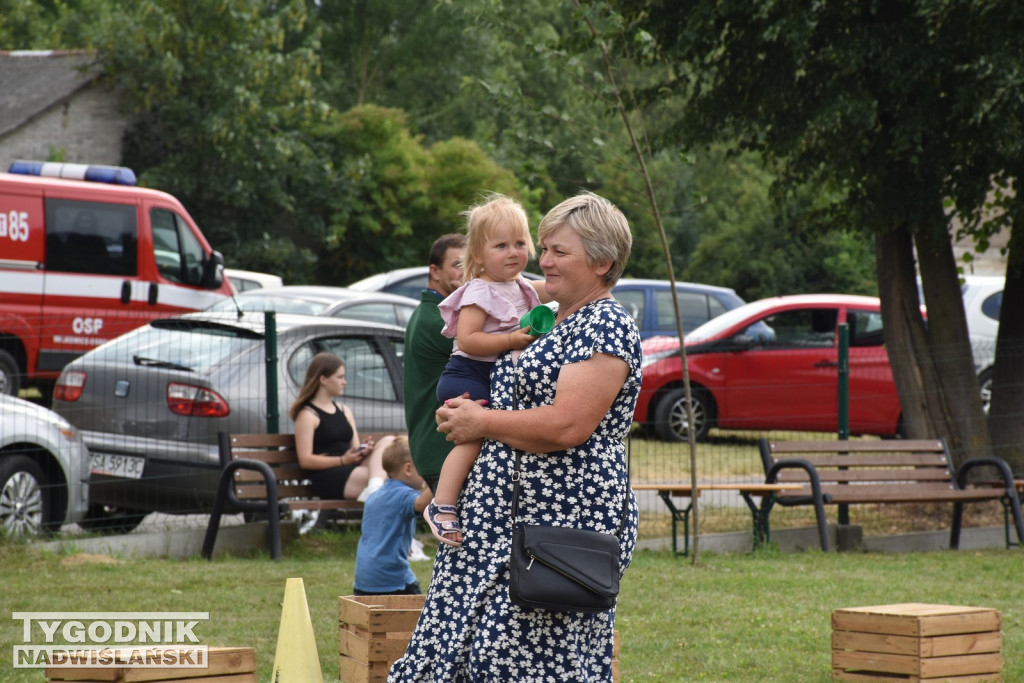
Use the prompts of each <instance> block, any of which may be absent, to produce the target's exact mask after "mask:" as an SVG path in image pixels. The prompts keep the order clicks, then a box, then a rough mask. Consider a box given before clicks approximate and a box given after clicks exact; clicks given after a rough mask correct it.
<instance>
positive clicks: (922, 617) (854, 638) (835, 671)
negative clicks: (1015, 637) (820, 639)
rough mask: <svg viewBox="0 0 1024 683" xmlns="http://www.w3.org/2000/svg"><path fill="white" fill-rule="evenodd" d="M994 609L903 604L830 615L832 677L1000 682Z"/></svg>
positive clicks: (999, 633) (999, 637) (998, 632)
mask: <svg viewBox="0 0 1024 683" xmlns="http://www.w3.org/2000/svg"><path fill="white" fill-rule="evenodd" d="M1001 628H1002V620H1001V617H1000V614H999V612H998V611H996V610H993V609H987V608H984V607H962V606H956V605H929V604H924V603H916V602H915V603H905V604H899V605H878V606H874V607H852V608H849V609H839V610H836V611H834V612H833V613H832V677H833V679H834V680H841V681H931V680H935V679H941V680H943V681H1002V680H1003V676H1002V670H1003V654H1002V649H1003V634H1002V630H1001Z"/></svg>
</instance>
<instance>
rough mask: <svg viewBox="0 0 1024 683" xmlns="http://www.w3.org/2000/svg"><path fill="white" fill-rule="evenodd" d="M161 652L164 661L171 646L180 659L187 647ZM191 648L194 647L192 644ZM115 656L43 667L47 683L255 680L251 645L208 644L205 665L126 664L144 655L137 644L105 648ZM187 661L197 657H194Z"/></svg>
mask: <svg viewBox="0 0 1024 683" xmlns="http://www.w3.org/2000/svg"><path fill="white" fill-rule="evenodd" d="M160 649H161V650H163V651H164V652H165V654H164V655H161V656H160V660H159V661H164V662H167V661H168V660H169V656H168V655H166V651H167V650H174V651H175V652H176V653H178V654H175V655H174V657H175V661H184V657H188V656H189V651H188V650H179V649H178V648H175V647H163V646H161V648H160ZM193 649H194V648H193ZM108 652H110V653H112V654H113V656H114V657H115V659H114V661H113V662H112V663H111V664H110V665H103V666H96V667H62V666H48V667H46V680H47V681H48V682H49V683H64V681H76V683H97V682H99V681H103V682H104V683H127V682H128V681H139V682H142V681H145V682H147V683H159V682H163V681H167V682H171V683H259V677H258V676H257V674H256V650H255V649H253V648H251V647H210V648H207V662H206V663H207V666H206V667H205V668H193V667H173V666H159V667H146V666H141V665H136V664H134V663H133V664H131V665H129V661H133V659H132V658H135V660H137V659H138V658H139V657H145V654H146V646H145V645H140V646H139V648H138V649H137V650H133V649H131V648H121V649H117V650H110V651H108ZM190 661H193V662H195V661H197V660H196V659H195V658H194V657H193V658H192V659H191V660H190Z"/></svg>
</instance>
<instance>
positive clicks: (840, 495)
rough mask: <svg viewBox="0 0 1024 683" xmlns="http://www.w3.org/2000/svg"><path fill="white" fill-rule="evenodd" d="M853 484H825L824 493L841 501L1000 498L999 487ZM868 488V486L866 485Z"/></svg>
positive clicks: (876, 501) (929, 500)
mask: <svg viewBox="0 0 1024 683" xmlns="http://www.w3.org/2000/svg"><path fill="white" fill-rule="evenodd" d="M852 488H855V487H851V486H835V487H832V486H823V487H821V490H822V492H823V493H829V494H832V502H833V503H835V504H839V503H954V502H956V501H981V500H999V499H1000V498H1001V497H1002V494H1001V492H1000V491H999V490H998V489H952V488H950V489H935V488H926V489H923V490H915V487H910V486H898V487H895V488H884V487H871V488H870V490H868V491H852V490H851V489H852ZM865 488H867V487H865Z"/></svg>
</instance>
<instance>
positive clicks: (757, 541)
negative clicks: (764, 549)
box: [740, 491, 775, 551]
mask: <svg viewBox="0 0 1024 683" xmlns="http://www.w3.org/2000/svg"><path fill="white" fill-rule="evenodd" d="M740 495H741V496H743V500H744V501H745V502H746V503H747V507H748V508H750V514H751V516H752V517H753V521H754V550H755V551H756V550H757V547H758V546H759V545H761V544H762V543H764V544H767V543H768V542H769V541H770V540H771V529H770V528H769V525H768V516H769V515H770V514H771V511H772V507H774V505H775V494H774V493H766V494H764V495H763V496H762V497H761V505H760V506H758V505H757V503H755V502H754V497H753V496H752V495H751V494H750V492H749V491H740Z"/></svg>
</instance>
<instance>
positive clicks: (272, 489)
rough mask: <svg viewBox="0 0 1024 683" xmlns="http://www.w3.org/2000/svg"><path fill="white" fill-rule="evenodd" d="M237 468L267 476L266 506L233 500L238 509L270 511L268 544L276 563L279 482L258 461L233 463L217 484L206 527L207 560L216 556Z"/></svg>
mask: <svg viewBox="0 0 1024 683" xmlns="http://www.w3.org/2000/svg"><path fill="white" fill-rule="evenodd" d="M237 469H249V470H255V471H257V472H260V473H262V474H263V478H264V481H265V482H266V484H267V500H266V502H265V503H254V502H250V501H244V502H243V501H239V500H237V499H232V503H233V504H234V505H235V507H238V508H241V509H245V510H260V511H262V510H266V512H267V545H268V546H269V547H270V557H271V558H273V559H275V560H280V559H281V506H280V503H279V501H278V497H277V481H276V480H275V479H274V473H273V471H272V470H271V469H270V465H268V464H267V463H265V462H261V461H258V460H245V459H238V460H233V461H231V462H230V463H228V464H227V466H225V467H224V469H223V470H221V473H220V479H219V480H218V482H217V493H216V496H215V498H214V501H213V510H212V511H211V512H210V521H209V522H208V523H207V525H206V535H205V536H204V538H203V549H202V551H201V555H202V557H203V559H206V560H209V559H211V558H212V557H213V546H214V544H215V543H216V542H217V532H218V531H219V530H220V518H221V515H222V514H223V512H224V505H225V503H226V502H227V501H228V499H229V498H233V496H232V495H231V493H232V491H231V487H232V485H233V484H234V476H235V475H234V473H235V470H237Z"/></svg>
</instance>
